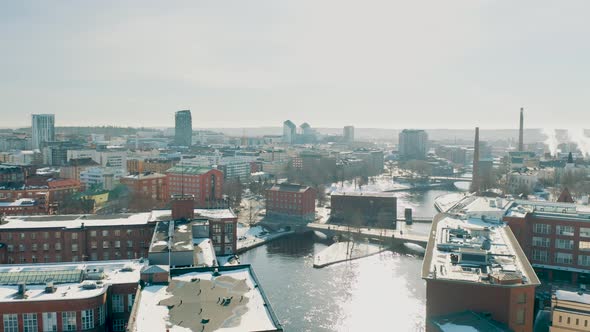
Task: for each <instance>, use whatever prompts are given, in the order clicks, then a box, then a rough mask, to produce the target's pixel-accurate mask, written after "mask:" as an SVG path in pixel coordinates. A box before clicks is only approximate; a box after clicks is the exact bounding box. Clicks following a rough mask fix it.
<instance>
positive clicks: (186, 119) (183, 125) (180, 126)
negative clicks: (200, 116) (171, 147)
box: [174, 110, 193, 146]
mask: <svg viewBox="0 0 590 332" xmlns="http://www.w3.org/2000/svg"><path fill="white" fill-rule="evenodd" d="M174 120H175V127H174V128H175V130H174V144H175V145H177V146H191V145H192V141H193V119H192V116H191V111H190V110H184V111H178V112H176V114H175V115H174Z"/></svg>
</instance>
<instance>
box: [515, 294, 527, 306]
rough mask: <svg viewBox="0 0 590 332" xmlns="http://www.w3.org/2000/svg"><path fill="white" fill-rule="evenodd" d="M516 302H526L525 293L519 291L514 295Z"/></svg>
mask: <svg viewBox="0 0 590 332" xmlns="http://www.w3.org/2000/svg"><path fill="white" fill-rule="evenodd" d="M516 303H519V304H524V303H526V293H520V294H518V296H517V297H516Z"/></svg>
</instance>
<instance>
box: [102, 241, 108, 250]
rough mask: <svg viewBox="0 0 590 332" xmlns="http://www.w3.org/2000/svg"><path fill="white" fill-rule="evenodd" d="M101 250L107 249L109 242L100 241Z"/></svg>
mask: <svg viewBox="0 0 590 332" xmlns="http://www.w3.org/2000/svg"><path fill="white" fill-rule="evenodd" d="M102 248H103V249H109V241H102Z"/></svg>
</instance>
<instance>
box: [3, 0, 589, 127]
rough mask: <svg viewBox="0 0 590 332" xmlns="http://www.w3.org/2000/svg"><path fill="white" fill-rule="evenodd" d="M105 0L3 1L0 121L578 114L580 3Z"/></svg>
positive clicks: (463, 122)
mask: <svg viewBox="0 0 590 332" xmlns="http://www.w3.org/2000/svg"><path fill="white" fill-rule="evenodd" d="M114 4H115V3H114V2H110V3H109V2H106V3H105V2H102V3H101V5H100V6H98V5H96V4H84V5H83V6H82V5H72V4H71V3H66V2H52V3H51V4H41V3H34V4H33V3H29V4H27V3H23V2H19V3H18V4H15V3H8V4H3V5H2V7H3V8H2V10H1V14H0V15H1V16H0V17H1V18H2V20H0V22H1V23H0V26H1V27H2V29H1V31H2V32H0V34H2V35H3V40H4V43H5V46H6V48H5V52H4V54H3V57H4V59H5V61H3V64H1V65H0V69H2V71H3V73H5V75H3V77H2V78H0V100H2V102H0V115H1V116H2V118H3V121H2V124H0V126H2V127H11V128H12V127H23V126H26V125H27V122H28V121H27V119H26V118H27V116H23V115H28V114H32V113H53V114H55V115H56V117H57V118H58V119H59V121H58V122H59V124H60V125H64V126H71V125H86V124H89V123H92V124H97V125H109V124H117V125H121V126H144V127H155V126H162V124H167V126H168V127H172V126H173V118H172V117H171V116H170V114H171V113H173V112H175V111H177V110H181V109H191V110H192V111H193V112H194V114H195V117H197V116H198V118H199V126H200V127H203V128H208V127H213V128H214V127H257V126H277V125H280V123H281V122H282V121H283V120H284V119H288V118H292V119H294V118H296V117H297V119H294V121H295V122H297V123H299V122H300V121H298V120H299V119H301V120H303V119H304V121H308V122H309V123H310V124H312V126H313V127H342V126H344V125H349V124H353V125H355V127H359V128H407V127H412V128H425V129H429V128H472V127H473V126H475V125H477V126H479V127H480V128H482V129H488V128H514V127H515V125H517V122H516V121H517V120H516V119H517V118H518V111H519V109H520V107H524V108H525V112H526V113H527V116H528V117H527V119H528V120H527V127H528V128H546V127H549V128H555V127H556V128H572V127H579V123H584V122H585V120H587V119H584V117H585V116H586V115H585V114H586V112H584V110H585V109H586V108H588V107H589V106H590V105H589V103H588V101H587V100H585V98H584V96H585V95H586V91H585V90H586V89H585V87H586V86H588V84H587V79H586V75H584V72H585V71H586V70H587V69H588V64H587V63H586V61H584V59H586V58H587V56H588V54H589V53H590V48H589V47H588V46H587V45H585V44H583V43H580V42H579V41H580V40H584V38H585V36H586V35H587V34H588V32H590V31H589V28H588V26H587V24H585V15H584V13H585V12H587V9H588V6H590V5H589V4H587V3H585V2H582V1H573V2H568V3H566V4H564V3H560V4H549V5H547V6H536V5H534V4H536V3H533V2H527V3H519V4H517V5H515V4H501V3H489V2H484V1H476V2H473V1H469V2H467V1H459V2H455V3H440V4H429V6H430V8H429V10H424V8H422V7H421V6H420V5H419V4H407V3H403V4H402V3H399V2H381V1H375V2H371V3H369V4H364V5H363V7H362V8H360V7H358V6H357V4H355V3H352V2H338V6H337V8H338V10H336V11H334V10H333V9H334V8H335V7H334V4H335V3H333V2H327V3H323V4H318V3H316V2H306V1H304V2H301V1H297V2H289V1H287V2H281V3H274V2H272V3H271V2H267V1H255V2H249V3H248V4H242V3H233V6H232V7H230V9H229V10H228V7H227V6H224V5H222V4H199V3H197V4H194V3H188V2H177V3H176V5H175V6H170V5H169V4H158V3H151V4H148V5H143V3H141V4H142V5H141V6H140V3H138V2H137V3H135V2H126V3H124V4H120V3H117V6H115V5H114ZM553 7H555V8H553ZM359 9H363V10H359ZM328 17H329V18H330V19H329V23H330V24H326V23H327V18H328ZM566 18H567V19H566ZM351 22H354V24H352V23H351ZM554 114H559V115H560V116H559V117H555V115H554ZM301 122H303V121H301Z"/></svg>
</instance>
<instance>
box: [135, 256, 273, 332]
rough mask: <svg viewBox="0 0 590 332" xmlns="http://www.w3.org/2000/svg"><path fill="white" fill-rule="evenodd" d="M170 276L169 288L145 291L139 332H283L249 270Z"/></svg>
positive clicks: (139, 309)
mask: <svg viewBox="0 0 590 332" xmlns="http://www.w3.org/2000/svg"><path fill="white" fill-rule="evenodd" d="M216 270H217V271H218V272H219V273H218V274H216V273H215V271H216ZM171 275H172V280H171V282H170V283H168V284H165V285H149V286H146V287H144V288H143V290H142V292H141V297H140V298H139V303H138V307H137V312H136V316H135V320H134V323H135V326H134V329H133V330H134V331H138V332H139V331H166V330H170V331H187V330H188V331H194V332H198V331H224V332H231V331H235V332H238V331H239V332H241V331H282V327H281V325H280V323H279V322H278V320H277V319H276V317H275V315H274V313H273V311H272V309H271V306H270V303H268V300H267V299H266V296H265V295H264V292H263V290H262V288H261V287H260V284H259V282H258V279H257V278H256V276H255V274H254V272H253V271H252V268H251V267H250V265H239V266H233V267H218V268H216V269H214V268H195V269H173V270H172V271H171ZM132 319H133V317H132Z"/></svg>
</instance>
